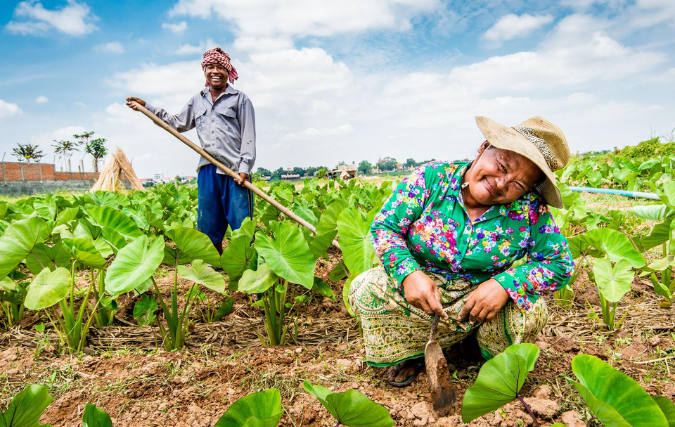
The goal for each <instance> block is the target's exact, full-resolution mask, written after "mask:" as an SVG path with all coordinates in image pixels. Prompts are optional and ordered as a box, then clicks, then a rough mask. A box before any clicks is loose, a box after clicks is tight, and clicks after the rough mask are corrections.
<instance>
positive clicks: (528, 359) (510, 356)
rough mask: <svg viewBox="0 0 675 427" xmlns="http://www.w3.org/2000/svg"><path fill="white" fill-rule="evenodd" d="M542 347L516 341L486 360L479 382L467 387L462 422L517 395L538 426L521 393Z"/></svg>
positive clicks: (466, 421)
mask: <svg viewBox="0 0 675 427" xmlns="http://www.w3.org/2000/svg"><path fill="white" fill-rule="evenodd" d="M538 358H539V348H538V347H537V346H536V345H534V344H528V343H524V344H515V345H512V346H510V347H507V348H506V350H504V352H503V353H500V354H498V355H497V356H495V357H494V358H492V359H490V360H488V361H487V362H485V364H484V365H483V367H482V368H481V369H480V372H479V373H478V378H476V382H475V383H474V384H473V385H472V386H471V387H469V388H468V389H467V390H466V393H465V394H464V400H463V401H462V422H464V423H469V422H471V421H473V420H475V419H476V418H478V417H480V416H483V415H485V414H487V413H489V412H492V411H494V410H496V409H498V408H500V407H502V406H504V405H506V404H507V403H509V402H511V401H513V400H514V399H518V400H519V401H520V402H521V403H522V404H523V406H524V407H525V409H526V410H527V412H528V413H529V414H530V416H531V417H532V420H533V422H534V425H535V426H539V422H538V421H537V419H536V417H535V416H534V413H533V412H532V409H531V408H530V406H529V405H528V404H527V403H526V402H525V400H524V399H523V397H522V396H521V394H520V390H521V389H522V388H523V384H525V380H526V379H527V375H528V374H529V373H530V372H532V370H534V365H535V363H536V362H537V359H538Z"/></svg>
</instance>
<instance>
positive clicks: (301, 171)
mask: <svg viewBox="0 0 675 427" xmlns="http://www.w3.org/2000/svg"><path fill="white" fill-rule="evenodd" d="M293 173H295V174H298V175H300V176H303V175H304V174H305V173H307V170H306V169H303V168H301V167H298V166H296V167H294V168H293Z"/></svg>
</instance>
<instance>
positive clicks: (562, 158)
mask: <svg viewBox="0 0 675 427" xmlns="http://www.w3.org/2000/svg"><path fill="white" fill-rule="evenodd" d="M476 124H477V125H478V129H480V131H481V132H483V135H485V138H486V139H487V141H488V142H489V143H490V144H491V145H494V146H495V147H497V148H501V149H503V150H509V151H514V152H516V153H518V154H520V155H522V156H525V157H527V158H528V159H530V160H532V162H533V163H534V164H535V165H537V166H538V167H539V169H541V171H542V172H544V175H546V179H545V180H544V182H542V183H541V184H539V185H538V186H537V187H535V189H536V191H537V192H538V193H539V194H540V195H541V196H542V197H543V198H544V200H546V203H548V204H549V205H551V206H554V207H556V208H561V209H562V207H563V204H562V197H561V196H560V190H558V187H557V186H556V177H555V173H554V172H555V171H557V170H559V169H562V168H564V167H565V165H566V164H567V161H568V160H569V158H570V148H569V147H568V146H567V140H566V139H565V135H564V134H563V133H562V131H561V130H560V128H559V127H558V126H556V125H554V124H553V123H551V122H549V121H548V120H546V119H545V118H543V117H539V116H535V117H531V118H529V119H527V120H525V121H524V122H522V123H521V124H519V125H517V126H514V127H508V126H504V125H503V124H501V123H497V122H495V121H494V120H491V119H488V118H487V117H481V116H477V117H476Z"/></svg>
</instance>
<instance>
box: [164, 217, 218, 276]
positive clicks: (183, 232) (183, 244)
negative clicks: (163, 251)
mask: <svg viewBox="0 0 675 427" xmlns="http://www.w3.org/2000/svg"><path fill="white" fill-rule="evenodd" d="M166 236H167V237H168V238H169V239H171V240H173V241H174V243H175V244H176V246H178V249H179V251H180V252H179V256H178V264H187V263H189V262H192V260H195V259H201V260H204V261H205V262H207V263H209V264H211V265H214V266H216V267H220V254H218V251H217V250H216V247H215V246H214V245H213V243H212V242H211V239H209V238H208V236H207V235H206V234H204V233H202V232H200V231H197V230H195V229H194V228H186V227H175V228H172V229H171V230H167V232H166Z"/></svg>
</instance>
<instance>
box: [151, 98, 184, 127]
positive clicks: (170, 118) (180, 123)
mask: <svg viewBox="0 0 675 427" xmlns="http://www.w3.org/2000/svg"><path fill="white" fill-rule="evenodd" d="M194 102H195V100H194V98H192V99H190V100H189V101H188V103H187V104H185V107H183V109H182V110H181V112H180V113H178V114H175V115H174V114H169V113H167V112H166V111H165V110H164V109H162V108H157V107H154V106H152V105H150V104H145V108H147V109H148V111H150V112H151V113H152V114H154V115H155V116H157V117H159V118H160V119H162V120H163V121H164V122H165V123H166V124H168V125H169V126H171V127H172V128H174V129H176V130H177V131H178V132H187V131H189V130H191V129H194V127H195V109H194Z"/></svg>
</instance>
